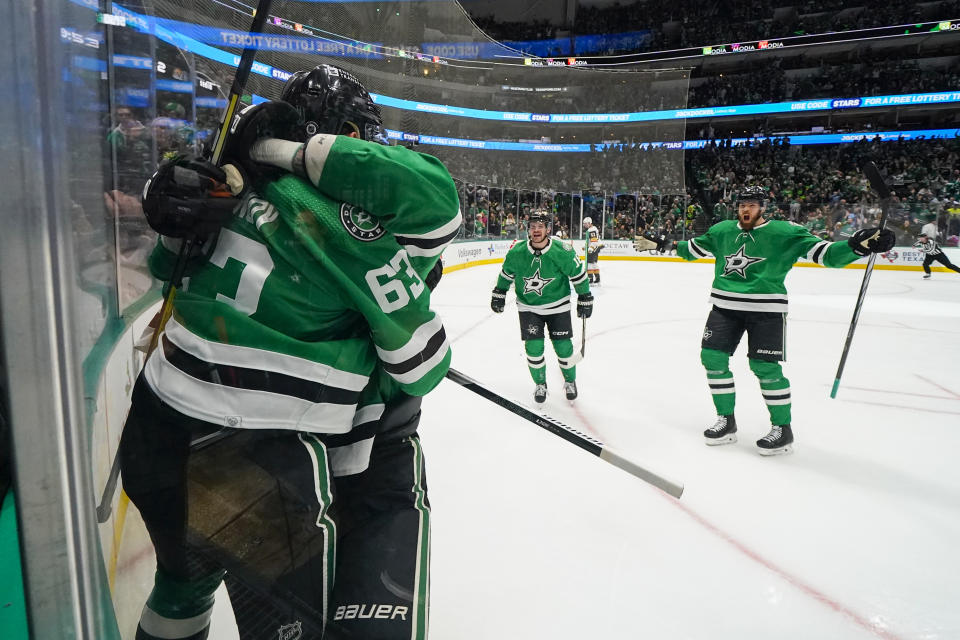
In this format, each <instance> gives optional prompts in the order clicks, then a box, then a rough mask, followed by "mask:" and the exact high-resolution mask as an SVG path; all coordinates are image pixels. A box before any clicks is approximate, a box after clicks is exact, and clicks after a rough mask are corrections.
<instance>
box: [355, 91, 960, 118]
mask: <svg viewBox="0 0 960 640" xmlns="http://www.w3.org/2000/svg"><path fill="white" fill-rule="evenodd" d="M371 95H372V96H373V100H374V102H376V103H377V104H379V105H381V106H384V107H393V108H394V109H403V110H406V111H419V112H422V113H433V114H439V115H448V116H458V117H462V118H476V119H479V120H502V121H508V122H545V123H546V122H549V123H551V124H598V123H603V124H617V123H621V122H651V121H656V120H686V119H694V118H724V117H729V116H744V115H761V114H771V113H809V112H815V111H833V110H837V109H866V108H871V107H890V106H914V105H921V104H927V105H929V104H949V103H954V102H960V91H940V92H936V93H908V94H902V95H888V96H863V97H859V98H818V99H816V100H799V101H794V102H773V103H766V104H741V105H730V106H726V107H694V108H690V109H668V110H665V111H638V112H632V113H551V114H535V113H525V112H514V111H488V110H486V109H471V108H467V107H456V106H452V105H445V104H436V103H432V102H415V101H412V100H403V99H401V98H393V97H390V96H384V95H381V94H371Z"/></svg>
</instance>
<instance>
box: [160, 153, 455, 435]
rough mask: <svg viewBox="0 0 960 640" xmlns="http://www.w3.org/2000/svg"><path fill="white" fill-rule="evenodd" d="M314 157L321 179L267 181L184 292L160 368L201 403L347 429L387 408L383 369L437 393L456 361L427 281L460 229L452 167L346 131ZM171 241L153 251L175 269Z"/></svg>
mask: <svg viewBox="0 0 960 640" xmlns="http://www.w3.org/2000/svg"><path fill="white" fill-rule="evenodd" d="M305 159H306V164H307V167H308V175H309V181H308V180H305V179H302V178H299V177H297V176H294V175H292V174H287V175H284V176H283V177H280V178H278V179H276V180H272V181H268V182H266V183H265V184H261V185H258V191H259V193H254V192H251V193H249V195H247V196H246V197H245V198H244V200H243V201H242V203H241V205H240V206H239V207H238V209H237V211H236V213H235V217H234V218H233V219H232V220H231V222H230V223H229V224H227V225H226V226H225V227H224V228H223V229H222V230H221V232H220V235H219V238H218V239H217V242H216V245H215V247H214V248H213V250H212V252H211V253H210V255H209V257H208V258H206V260H205V262H202V263H201V264H200V265H199V266H196V267H195V268H192V269H191V271H190V273H189V278H185V279H184V285H183V288H182V289H181V290H179V291H177V295H176V298H175V301H174V313H173V317H172V318H171V319H170V321H169V322H168V324H167V326H166V329H165V332H164V341H163V342H164V348H158V349H157V350H156V351H155V352H154V353H153V355H152V356H151V357H150V360H149V362H148V363H147V366H146V379H147V382H148V383H149V384H150V386H151V387H152V388H153V390H154V391H155V392H156V393H157V395H158V396H159V397H160V398H162V399H163V400H164V402H167V403H168V404H170V405H171V406H173V407H174V408H176V409H177V410H178V411H180V412H182V413H184V414H186V415H190V416H192V417H195V418H198V419H201V420H205V421H208V422H212V423H215V424H222V425H225V426H230V427H235V428H254V429H256V428H265V429H296V430H301V431H310V432H316V433H331V434H333V433H346V432H348V431H350V429H351V428H352V427H353V426H355V425H358V424H362V423H366V422H370V421H373V420H376V419H378V418H379V416H380V414H381V413H382V412H383V404H382V402H383V400H384V399H383V398H381V397H379V396H381V395H382V390H383V388H384V385H383V384H377V383H376V382H375V383H373V384H369V385H368V381H369V380H370V379H371V376H372V375H373V374H375V373H376V374H378V375H384V374H386V375H387V376H389V378H390V381H391V382H392V383H395V384H394V386H399V388H400V389H401V390H403V391H404V392H406V393H408V394H410V395H424V394H426V393H427V392H428V391H430V390H431V389H432V388H433V387H435V386H436V385H437V384H438V383H439V382H440V380H441V379H442V378H443V376H444V374H445V373H446V371H447V368H448V367H449V364H450V347H449V344H448V342H447V338H446V334H445V332H444V328H443V323H442V321H441V319H440V317H439V316H438V315H437V314H436V313H434V312H433V311H431V310H430V291H429V290H428V289H427V287H426V285H425V284H424V281H423V277H424V276H425V275H426V273H427V272H428V271H429V270H430V268H431V267H432V266H433V265H434V264H435V263H436V261H437V259H438V258H439V256H440V254H441V253H442V252H443V249H444V247H445V246H446V245H447V244H448V243H449V242H450V241H451V240H452V239H453V238H454V236H455V235H456V233H457V231H458V230H459V227H460V222H461V216H460V211H459V201H458V198H457V191H456V187H455V186H454V183H453V180H452V179H451V178H450V175H449V173H448V172H447V170H446V168H444V166H443V165H442V164H441V163H440V162H439V161H438V160H436V159H435V158H433V157H431V156H428V155H425V154H419V153H416V152H413V151H410V150H408V149H405V148H403V147H385V146H382V145H378V144H374V143H369V142H365V141H363V140H357V139H354V138H349V137H343V136H315V137H314V138H312V139H311V140H310V142H309V143H308V144H307V146H306V148H305ZM311 183H312V184H311ZM166 242H167V240H166V239H161V242H160V243H158V245H157V247H156V249H155V250H154V253H153V255H152V256H151V259H150V266H151V270H152V271H153V273H154V275H156V276H157V277H158V278H161V279H163V278H164V277H169V274H170V272H171V270H172V265H173V262H174V260H175V253H174V252H172V251H171V249H172V247H169V248H168V247H167V246H165V244H166ZM217 365H221V367H220V368H219V369H218V366H217ZM221 371H228V373H229V375H227V376H221V375H219V374H220V372H221ZM211 372H212V373H211ZM388 386H389V385H388ZM361 394H362V396H363V397H362V398H361Z"/></svg>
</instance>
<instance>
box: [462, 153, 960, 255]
mask: <svg viewBox="0 0 960 640" xmlns="http://www.w3.org/2000/svg"><path fill="white" fill-rule="evenodd" d="M867 160H873V161H874V162H876V163H877V165H878V166H880V167H881V168H882V169H884V170H885V171H886V172H887V173H888V175H889V176H890V178H891V179H892V180H893V182H894V184H895V185H896V186H895V193H896V196H895V198H894V203H893V206H892V207H891V211H890V213H889V218H888V223H887V224H888V226H889V227H890V228H891V229H894V230H895V232H896V233H897V241H898V244H899V245H910V244H912V243H913V242H914V241H915V239H916V237H915V236H916V234H917V233H919V229H920V227H921V226H922V225H923V224H924V223H925V222H926V221H927V220H928V217H929V216H932V217H934V218H935V219H936V220H937V221H938V224H939V226H940V229H941V238H940V241H941V243H942V244H943V245H945V246H957V244H958V240H960V139H953V140H944V141H935V142H930V141H900V142H879V141H863V142H860V143H857V144H845V145H828V146H802V147H798V146H791V145H789V144H787V143H784V142H764V143H759V144H754V145H740V146H728V145H718V146H710V147H707V148H705V149H701V150H696V151H688V152H687V153H686V161H685V164H686V171H687V172H688V180H687V183H688V185H689V187H688V188H687V189H686V192H685V193H678V194H670V193H662V192H657V193H649V194H644V193H639V194H637V193H627V194H624V193H621V194H617V195H615V194H614V193H613V192H609V193H606V194H603V193H598V192H581V193H576V194H565V193H562V192H556V191H546V190H541V191H539V192H534V191H528V192H521V193H520V194H519V195H518V192H516V191H513V190H509V189H503V190H501V189H498V188H488V187H483V186H476V185H463V188H462V189H461V197H462V200H463V205H464V212H465V215H464V219H465V227H464V233H463V237H464V238H468V239H469V238H484V239H487V238H489V239H515V238H520V239H522V238H523V237H524V235H523V230H524V227H525V220H526V216H527V215H528V214H529V212H530V211H532V210H535V209H542V210H546V211H550V212H552V213H553V216H554V232H555V233H557V234H558V235H560V236H561V237H566V238H579V237H580V220H581V209H580V202H581V199H582V201H583V205H584V209H583V211H584V212H583V214H582V215H590V216H591V217H592V218H593V219H594V220H595V221H597V222H598V223H599V222H600V221H601V220H602V233H603V237H604V238H606V239H632V238H633V237H634V236H635V235H638V234H649V235H651V236H660V235H665V236H666V237H667V238H669V239H674V240H680V239H683V238H687V237H691V236H696V235H699V234H701V233H703V232H704V231H706V230H707V229H708V228H709V227H710V225H712V224H714V223H716V222H719V221H720V220H724V219H732V218H734V217H735V215H736V197H737V194H738V193H739V192H740V190H742V189H743V188H744V187H746V186H748V185H755V184H759V185H762V186H763V187H764V188H766V189H767V192H768V194H769V198H768V202H767V205H766V207H767V209H766V216H767V217H768V218H770V219H782V220H789V221H791V222H796V223H797V224H802V225H804V226H806V227H807V228H808V229H810V231H812V232H813V233H814V234H816V235H818V236H821V237H823V238H825V239H830V240H841V239H845V238H848V237H850V235H852V234H853V233H854V232H855V231H856V230H858V229H860V228H863V227H868V226H876V224H877V223H878V221H879V217H880V214H881V208H880V205H879V201H878V198H877V196H876V194H875V193H874V192H873V191H872V190H871V189H870V185H869V182H868V181H867V179H866V178H865V177H864V175H863V173H862V171H861V170H860V167H861V166H862V164H863V163H864V162H865V161H867ZM604 199H605V201H604ZM598 226H599V225H598Z"/></svg>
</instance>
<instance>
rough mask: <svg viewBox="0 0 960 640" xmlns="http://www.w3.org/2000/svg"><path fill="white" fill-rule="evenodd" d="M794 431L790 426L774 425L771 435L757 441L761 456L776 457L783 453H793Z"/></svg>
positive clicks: (771, 428)
mask: <svg viewBox="0 0 960 640" xmlns="http://www.w3.org/2000/svg"><path fill="white" fill-rule="evenodd" d="M792 443H793V431H791V430H790V425H788V424H785V425H776V424H775V425H773V426H772V427H770V433H768V434H767V435H765V436H763V437H762V438H760V439H759V440H757V446H758V447H760V455H762V456H775V455H778V454H781V453H790V452H791V451H793V444H792Z"/></svg>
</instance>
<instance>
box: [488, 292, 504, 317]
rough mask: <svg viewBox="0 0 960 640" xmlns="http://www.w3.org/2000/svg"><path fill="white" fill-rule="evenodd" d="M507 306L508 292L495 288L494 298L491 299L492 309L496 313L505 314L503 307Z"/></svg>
mask: <svg viewBox="0 0 960 640" xmlns="http://www.w3.org/2000/svg"><path fill="white" fill-rule="evenodd" d="M506 304H507V292H506V291H504V290H503V289H497V288H496V287H494V288H493V297H492V298H490V308H491V309H493V312H494V313H503V307H504V306H505V305H506Z"/></svg>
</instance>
